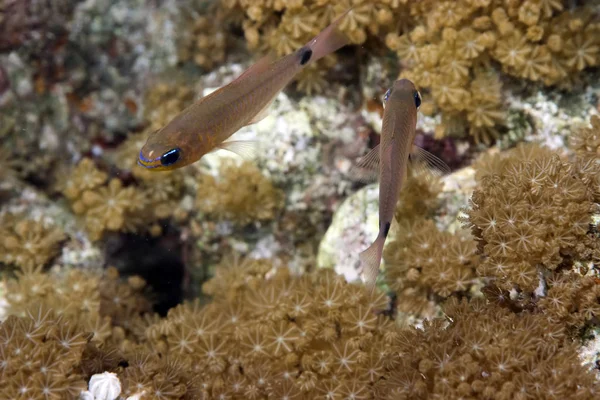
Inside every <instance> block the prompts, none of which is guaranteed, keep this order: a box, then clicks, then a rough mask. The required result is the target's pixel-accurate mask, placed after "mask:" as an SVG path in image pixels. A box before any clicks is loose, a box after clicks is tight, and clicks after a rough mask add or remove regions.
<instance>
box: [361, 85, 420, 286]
mask: <svg viewBox="0 0 600 400" xmlns="http://www.w3.org/2000/svg"><path fill="white" fill-rule="evenodd" d="M384 101H385V109H384V111H383V122H382V129H381V142H380V144H379V145H378V146H377V147H375V148H374V149H372V150H371V152H370V153H369V154H367V155H366V156H365V157H364V158H363V160H362V161H361V163H360V164H362V165H361V168H366V169H373V170H374V171H376V172H377V173H378V177H379V232H378V235H377V238H376V239H375V241H374V242H373V244H371V246H369V247H368V248H367V249H366V250H365V251H363V252H362V253H360V260H361V265H362V270H363V276H364V279H365V282H366V284H367V286H370V287H371V289H372V288H374V286H375V281H376V279H377V275H378V273H379V264H380V263H381V256H382V253H383V245H384V244H385V239H386V237H387V236H388V233H389V231H390V228H391V225H392V221H393V219H394V212H395V209H396V203H397V202H398V196H399V194H400V189H401V188H402V184H403V182H404V180H405V179H406V175H407V168H408V162H409V155H410V154H411V151H412V148H413V143H414V140H415V135H416V126H417V111H418V109H419V106H420V105H421V95H420V94H419V91H418V90H417V89H416V88H415V85H414V84H413V83H412V82H411V81H409V80H408V79H401V80H398V81H396V82H394V85H393V86H392V88H390V89H389V90H388V91H387V92H386V95H385V100H384Z"/></svg>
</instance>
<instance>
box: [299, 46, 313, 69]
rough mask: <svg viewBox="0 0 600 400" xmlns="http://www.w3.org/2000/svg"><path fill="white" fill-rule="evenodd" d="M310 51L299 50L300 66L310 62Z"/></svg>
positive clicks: (305, 49)
mask: <svg viewBox="0 0 600 400" xmlns="http://www.w3.org/2000/svg"><path fill="white" fill-rule="evenodd" d="M312 54H313V52H312V50H311V49H307V48H302V49H300V65H306V63H307V62H309V61H310V58H311V57H312Z"/></svg>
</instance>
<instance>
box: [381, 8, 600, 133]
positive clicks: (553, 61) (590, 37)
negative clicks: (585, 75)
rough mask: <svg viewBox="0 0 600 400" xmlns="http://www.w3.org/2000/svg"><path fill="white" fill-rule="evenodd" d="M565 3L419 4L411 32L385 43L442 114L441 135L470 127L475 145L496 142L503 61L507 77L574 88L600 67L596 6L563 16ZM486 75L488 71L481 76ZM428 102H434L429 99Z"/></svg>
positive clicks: (392, 35)
mask: <svg viewBox="0 0 600 400" xmlns="http://www.w3.org/2000/svg"><path fill="white" fill-rule="evenodd" d="M563 3H564V2H562V1H556V2H542V1H513V2H503V1H484V2H472V1H468V0H465V1H452V2H451V1H442V2H437V1H421V2H417V3H411V4H410V6H409V7H410V13H411V16H412V18H411V22H412V24H413V26H412V27H411V28H409V29H408V30H403V31H400V32H399V33H390V34H388V36H387V37H386V44H387V45H388V47H389V48H390V49H392V50H394V51H395V52H396V53H397V54H398V57H399V59H400V62H401V63H403V64H404V65H406V66H407V67H408V69H407V70H406V71H404V72H402V73H401V76H403V77H407V78H409V79H412V80H413V81H414V82H415V84H416V85H417V86H418V87H420V88H422V89H427V90H426V91H427V92H428V93H429V94H430V97H429V96H425V101H431V102H432V103H433V104H434V105H435V108H437V109H439V110H440V111H441V112H442V124H441V125H440V126H438V127H437V134H438V135H442V134H456V133H460V130H462V129H464V127H465V123H467V122H468V129H469V133H470V134H471V135H472V136H474V137H475V139H476V140H480V141H485V142H488V141H489V140H490V139H491V138H494V137H497V135H498V134H497V129H498V126H499V125H502V124H503V123H504V121H503V120H504V108H503V102H502V90H501V89H502V85H501V83H500V81H499V77H498V72H495V70H494V69H490V64H491V61H494V62H495V63H498V64H499V65H500V67H501V70H502V71H503V72H505V73H507V74H509V75H513V76H516V77H518V78H522V79H527V80H531V81H536V82H541V83H543V84H544V85H557V84H560V85H563V86H570V85H572V83H573V81H574V80H575V79H577V77H578V73H579V72H580V71H582V70H583V69H585V68H587V67H590V66H595V65H598V62H599V56H600V47H599V45H600V42H599V40H598V37H599V36H598V35H597V33H596V32H597V31H598V28H599V27H598V24H597V22H596V21H594V19H593V15H594V10H593V7H594V6H593V5H589V6H588V5H584V6H580V7H578V8H576V9H574V10H568V11H567V10H565V5H564V4H563ZM482 71H486V72H482ZM428 97H429V98H428Z"/></svg>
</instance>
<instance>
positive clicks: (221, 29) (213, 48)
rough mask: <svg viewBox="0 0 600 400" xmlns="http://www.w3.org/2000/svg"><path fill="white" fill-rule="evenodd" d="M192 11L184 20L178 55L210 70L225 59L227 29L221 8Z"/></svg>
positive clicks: (213, 3)
mask: <svg viewBox="0 0 600 400" xmlns="http://www.w3.org/2000/svg"><path fill="white" fill-rule="evenodd" d="M216 4H217V3H216V2H212V4H211V5H210V6H209V7H207V8H208V10H201V11H199V12H192V13H190V14H188V15H187V18H186V20H185V22H184V26H186V25H187V28H186V29H182V34H181V37H180V39H179V46H178V57H179V59H180V60H181V61H188V60H193V62H194V63H196V64H197V65H199V66H200V67H202V68H204V69H207V70H210V69H212V68H213V67H214V66H215V65H217V64H220V63H222V62H223V61H224V59H225V50H226V45H227V34H228V33H227V31H226V30H225V27H226V24H225V22H224V15H223V14H224V13H223V10H222V9H220V8H218V7H215V5H216Z"/></svg>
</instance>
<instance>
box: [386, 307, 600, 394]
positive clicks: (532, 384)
mask: <svg viewBox="0 0 600 400" xmlns="http://www.w3.org/2000/svg"><path fill="white" fill-rule="evenodd" d="M444 312H445V315H446V321H442V320H434V321H431V322H426V323H425V324H424V327H423V329H422V330H419V329H414V328H411V329H409V330H405V331H403V332H401V333H400V334H399V335H397V336H396V338H395V340H394V342H393V343H394V344H393V345H392V346H393V348H394V351H395V352H397V354H398V355H399V357H398V358H397V359H396V360H395V361H396V363H395V364H394V365H393V366H391V367H390V370H391V371H390V372H389V375H388V376H387V377H386V379H385V380H380V381H379V382H378V383H377V384H376V390H377V398H394V399H429V398H431V399H433V398H448V399H456V398H477V399H490V398H493V399H516V400H522V399H529V398H555V399H559V398H577V399H593V398H596V397H598V394H599V393H600V385H599V384H598V382H597V380H596V378H595V376H594V374H593V373H591V372H590V370H589V368H588V366H582V365H581V362H580V360H579V358H578V356H577V352H576V351H575V345H574V344H573V343H572V342H570V341H568V340H567V339H566V337H567V332H566V330H565V328H564V327H562V326H561V325H560V324H557V323H555V322H551V321H548V320H547V319H546V318H545V317H544V315H543V314H533V313H529V312H523V313H513V312H511V311H508V310H507V309H505V308H501V307H498V306H495V305H485V301H484V300H481V299H478V300H472V301H471V302H467V301H465V300H463V301H459V300H457V299H455V298H452V299H450V300H449V301H448V302H447V304H445V306H444Z"/></svg>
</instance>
